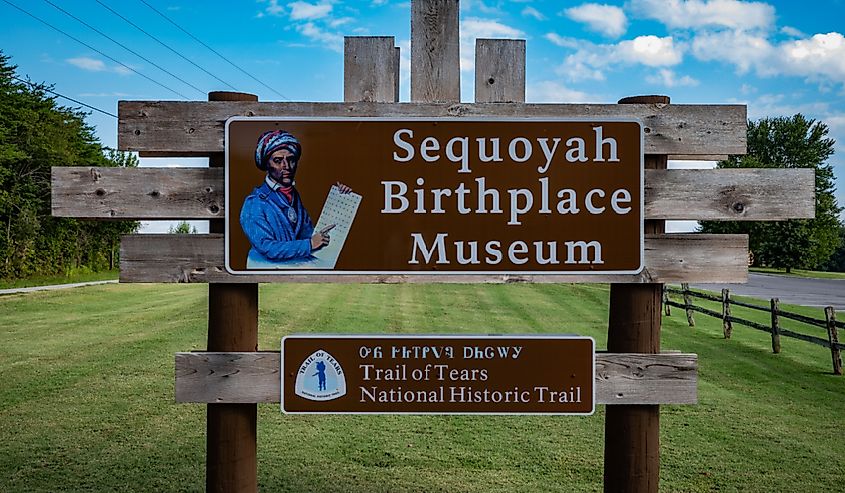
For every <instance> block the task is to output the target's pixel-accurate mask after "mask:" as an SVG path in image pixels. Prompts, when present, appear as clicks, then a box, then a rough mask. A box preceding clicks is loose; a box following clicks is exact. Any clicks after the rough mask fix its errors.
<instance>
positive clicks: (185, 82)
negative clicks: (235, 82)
mask: <svg viewBox="0 0 845 493" xmlns="http://www.w3.org/2000/svg"><path fill="white" fill-rule="evenodd" d="M44 1H45V2H46V3H48V4H50V5H52V6H53V7H54V8H55V9H57V10H59V11H60V12H62V13H64V14H65V15H67V16H68V17H71V18H73V19H75V20H76V21H77V22H79V23H80V24H82V25H83V26H85V27H87V28H88V29H90V30H92V31H94V32H96V33H97V34H99V35H100V36H103V37H104V38H106V39H108V40H109V41H111V42H112V43H114V44H116V45H118V46H120V47H121V48H123V49H124V50H126V51H128V52H129V53H132V54H133V55H135V56H136V57H138V58H140V59H141V60H144V61H145V62H147V63H149V64H150V65H152V66H153V67H155V68H157V69H159V70H161V71H162V72H164V73H165V74H167V75H169V76H171V77H173V78H174V79H176V80H178V81H180V82H182V83H183V84H185V85H187V86H189V87H191V88H193V89H194V90H196V91H197V92H199V93H200V94H203V95H205V94H208V91H203V90H202V89H200V88H199V87H197V86H195V85H193V84H191V83H190V82H188V81H186V80H185V79H183V78H181V77H179V76H178V75H176V74H174V73H173V72H171V71H169V70H167V69H165V68H164V67H162V66H161V65H159V64H157V63H156V62H154V61H152V60H150V59H149V58H147V57H145V56H144V55H141V54H140V53H138V52H137V51H135V50H133V49H132V48H130V47H128V46H126V45H125V44H123V43H121V42H120V41H117V40H116V39H114V38H112V37H111V36H109V35H108V34H106V33H104V32H103V31H100V30H99V29H97V28H96V27H94V26H92V25H91V24H88V23H87V22H85V21H83V20H82V19H80V18H79V17H77V16H75V15H73V14H71V13H70V12H68V11H67V10H65V9H63V8H61V7H59V6H58V5H56V4H55V3H53V2H51V1H50V0H44Z"/></svg>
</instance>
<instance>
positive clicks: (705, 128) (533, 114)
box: [118, 101, 746, 156]
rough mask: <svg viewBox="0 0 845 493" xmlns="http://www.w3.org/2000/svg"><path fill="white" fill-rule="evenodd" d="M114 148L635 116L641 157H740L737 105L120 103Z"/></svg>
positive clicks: (164, 148)
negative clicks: (320, 130)
mask: <svg viewBox="0 0 845 493" xmlns="http://www.w3.org/2000/svg"><path fill="white" fill-rule="evenodd" d="M118 114H119V116H120V120H119V122H118V147H119V148H120V149H122V150H125V151H139V152H141V154H142V155H144V156H200V155H207V154H208V153H211V152H220V151H222V150H223V134H224V126H225V122H226V119H228V118H229V117H232V116H275V117H279V118H296V117H335V118H338V117H341V118H342V117H354V118H363V117H381V118H387V117H389V118H411V117H426V118H436V117H466V118H488V117H501V118H515V119H521V118H526V119H527V118H534V119H540V118H591V119H595V120H597V121H600V120H603V119H614V118H617V119H618V118H635V119H639V120H640V121H642V122H643V126H644V140H645V146H644V149H645V152H646V153H647V154H672V155H685V156H692V155H712V154H745V151H746V149H745V140H746V139H745V130H746V129H745V127H746V107H745V106H744V105H683V104H668V105H662V104H538V103H507V104H503V103H474V104H463V103H366V102H360V103H283V102H266V103H257V102H178V101H120V102H119V103H118Z"/></svg>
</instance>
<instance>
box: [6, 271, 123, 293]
mask: <svg viewBox="0 0 845 493" xmlns="http://www.w3.org/2000/svg"><path fill="white" fill-rule="evenodd" d="M119 275H120V271H119V270H117V269H113V270H102V271H99V272H91V271H87V272H76V273H71V274H68V275H55V276H33V277H28V278H26V279H12V280H3V279H0V289H14V288H28V287H31V286H47V285H51V284H71V283H76V282H91V281H109V280H112V279H117V278H118V276H119Z"/></svg>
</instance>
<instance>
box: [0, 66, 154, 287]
mask: <svg viewBox="0 0 845 493" xmlns="http://www.w3.org/2000/svg"><path fill="white" fill-rule="evenodd" d="M16 71H17V67H16V66H14V65H12V64H11V63H10V58H9V57H8V56H6V55H5V54H3V53H2V52H0V278H3V279H15V278H23V277H28V276H32V275H37V274H45V275H53V274H62V273H69V272H72V271H74V270H85V269H88V270H94V271H96V270H102V269H110V268H114V267H115V266H116V265H117V262H118V255H119V243H120V235H122V234H126V233H131V232H134V231H136V230H137V229H138V225H139V223H138V222H136V221H114V222H93V221H79V220H76V219H69V218H55V217H52V216H51V211H50V167H51V166H107V167H131V166H137V164H138V158H137V157H135V156H134V155H131V154H126V153H121V152H119V151H115V150H111V149H106V148H104V147H103V145H102V144H101V142H100V141H99V139H98V138H97V137H96V136H95V133H94V128H93V127H91V126H90V125H88V124H87V123H86V122H85V117H86V116H87V115H86V113H84V112H82V111H79V110H77V109H73V108H69V107H66V106H62V105H60V104H58V103H57V102H56V99H55V97H53V96H51V95H50V94H49V93H48V92H47V91H46V90H45V89H51V87H50V86H46V85H44V84H38V83H29V84H27V83H25V82H21V81H20V80H18V79H22V78H21V77H20V76H18V75H16Z"/></svg>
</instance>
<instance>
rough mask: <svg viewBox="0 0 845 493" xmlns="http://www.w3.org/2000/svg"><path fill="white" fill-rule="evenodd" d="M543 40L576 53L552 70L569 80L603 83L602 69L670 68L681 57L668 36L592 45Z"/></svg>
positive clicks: (681, 49) (679, 48)
mask: <svg viewBox="0 0 845 493" xmlns="http://www.w3.org/2000/svg"><path fill="white" fill-rule="evenodd" d="M546 39H548V40H549V41H551V42H553V43H555V44H558V45H559V46H564V47H567V48H572V49H575V50H576V51H575V53H573V54H571V55H569V56H567V57H566V58H565V59H564V63H563V64H562V65H560V66H559V67H558V68H557V69H556V73H558V74H560V75H563V76H566V77H568V78H569V79H570V80H604V78H605V76H604V73H603V70H604V69H607V68H615V67H622V66H627V65H645V66H648V67H671V66H674V65H677V64H679V63H681V61H683V54H684V47H682V46H680V45H678V44H676V43H675V41H674V39H673V38H672V37H671V36H666V37H663V38H661V37H658V36H652V35H648V36H637V37H636V38H634V39H630V40H625V41H620V42H619V43H615V44H593V43H590V42H588V41H583V40H574V39H571V38H563V37H561V36H558V35H555V34H554V33H550V34H547V35H546Z"/></svg>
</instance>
